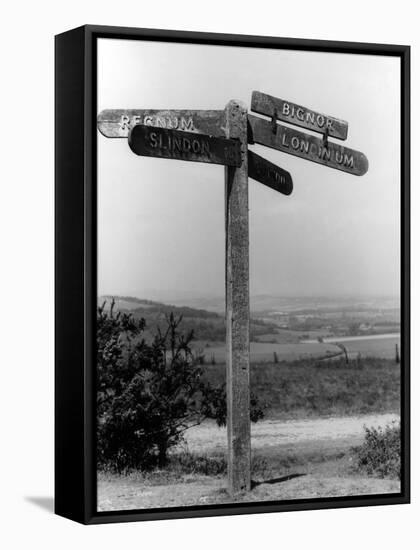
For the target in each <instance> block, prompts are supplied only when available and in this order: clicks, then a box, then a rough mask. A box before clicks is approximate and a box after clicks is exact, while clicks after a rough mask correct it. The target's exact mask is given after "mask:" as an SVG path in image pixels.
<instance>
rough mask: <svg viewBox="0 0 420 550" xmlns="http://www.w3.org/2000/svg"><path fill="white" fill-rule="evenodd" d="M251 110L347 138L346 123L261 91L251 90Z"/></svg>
mask: <svg viewBox="0 0 420 550" xmlns="http://www.w3.org/2000/svg"><path fill="white" fill-rule="evenodd" d="M251 111H254V113H258V114H260V115H266V116H269V117H274V118H276V119H277V120H282V121H283V122H288V123H289V124H294V125H295V126H300V127H301V128H306V129H308V130H312V131H313V132H319V133H321V134H325V133H326V132H328V135H329V136H330V137H334V138H338V139H343V140H344V139H347V132H348V127H349V125H348V123H347V122H346V121H345V120H340V119H339V118H335V117H332V116H329V115H324V114H323V113H318V112H316V111H313V110H312V109H308V108H307V107H303V106H302V105H297V104H296V103H292V102H291V101H286V100H284V99H280V98H277V97H273V96H271V95H268V94H263V93H261V92H252V100H251Z"/></svg>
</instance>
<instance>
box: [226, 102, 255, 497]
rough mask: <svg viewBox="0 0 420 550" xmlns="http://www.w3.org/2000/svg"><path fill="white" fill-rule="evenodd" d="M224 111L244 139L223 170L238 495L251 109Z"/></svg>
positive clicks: (234, 488)
mask: <svg viewBox="0 0 420 550" xmlns="http://www.w3.org/2000/svg"><path fill="white" fill-rule="evenodd" d="M226 115H227V117H226V118H227V136H228V137H229V138H236V139H239V140H240V144H241V155H242V164H241V166H240V168H231V167H227V168H226V169H225V170H226V178H225V203H226V212H225V214H226V388H227V432H228V483H229V492H230V493H231V494H235V493H238V492H240V491H246V490H250V487H251V428H250V404H249V399H250V397H249V222H248V154H247V153H248V144H247V108H246V107H245V105H243V104H242V103H239V102H237V101H230V102H229V103H228V105H227V107H226Z"/></svg>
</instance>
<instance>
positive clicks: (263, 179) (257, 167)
mask: <svg viewBox="0 0 420 550" xmlns="http://www.w3.org/2000/svg"><path fill="white" fill-rule="evenodd" d="M248 176H249V177H250V178H252V179H254V180H256V181H258V182H260V183H262V184H264V185H267V187H271V189H274V191H278V192H279V193H282V194H283V195H290V194H291V192H292V191H293V181H292V176H291V175H290V173H289V172H287V171H286V170H283V169H282V168H280V167H279V166H276V165H275V164H273V163H272V162H270V161H268V160H266V159H265V158H263V157H260V155H257V153H254V152H253V151H249V150H248Z"/></svg>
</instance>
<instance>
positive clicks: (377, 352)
mask: <svg viewBox="0 0 420 550" xmlns="http://www.w3.org/2000/svg"><path fill="white" fill-rule="evenodd" d="M339 340H340V339H339V338H337V341H339ZM343 344H344V345H345V346H346V348H347V351H348V353H349V355H350V356H351V357H352V356H356V355H357V354H360V355H361V356H362V357H379V358H383V359H393V358H394V357H395V346H396V345H398V347H399V348H400V337H399V336H393V337H392V338H388V337H386V338H378V337H377V336H376V337H368V336H362V337H359V338H358V339H354V340H349V341H344V342H343ZM195 348H196V349H200V350H202V352H203V354H204V357H205V362H210V361H211V360H212V358H214V361H216V363H224V361H225V345H224V343H219V344H214V343H210V344H209V345H206V344H205V343H203V342H198V343H196V344H195ZM250 351H251V361H252V362H265V361H268V362H272V361H273V356H274V353H276V354H277V358H278V360H279V361H295V360H298V359H309V358H314V359H317V358H321V357H325V356H326V355H328V354H329V353H331V354H334V353H337V352H339V351H340V349H339V348H338V347H337V346H336V345H335V344H334V343H333V342H328V343H319V342H297V343H285V344H279V343H272V342H270V343H269V342H251V345H250Z"/></svg>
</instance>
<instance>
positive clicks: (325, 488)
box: [98, 414, 400, 511]
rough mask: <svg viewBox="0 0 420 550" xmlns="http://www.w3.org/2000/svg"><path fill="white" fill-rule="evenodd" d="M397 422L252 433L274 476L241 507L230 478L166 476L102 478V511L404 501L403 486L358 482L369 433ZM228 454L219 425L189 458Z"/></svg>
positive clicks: (264, 426) (281, 425) (190, 445)
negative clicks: (379, 498) (342, 499)
mask: <svg viewBox="0 0 420 550" xmlns="http://www.w3.org/2000/svg"><path fill="white" fill-rule="evenodd" d="M393 420H398V416H397V415H395V414H378V415H368V416H358V417H335V418H321V419H312V420H299V421H295V420H291V421H278V420H267V421H263V422H260V423H258V424H256V425H255V426H253V427H252V449H253V455H254V458H256V459H262V460H263V461H264V463H266V464H267V468H266V469H265V470H264V469H260V471H259V474H257V475H254V476H253V482H254V487H253V489H252V491H250V492H249V493H246V494H243V495H239V496H237V497H236V498H235V499H234V500H233V499H232V498H231V497H230V496H229V495H228V493H227V492H226V489H225V487H226V477H225V476H224V475H223V476H205V475H197V474H194V475H191V474H189V475H178V476H176V477H175V478H171V479H168V477H167V476H166V475H165V472H155V473H154V474H146V475H142V474H140V473H135V474H130V475H129V476H117V475H109V474H106V475H105V474H100V475H99V478H98V508H99V510H101V511H106V510H129V509H134V508H140V509H141V508H157V507H172V506H193V505H199V504H224V503H229V502H246V501H273V500H274V501H278V500H289V499H302V498H318V497H338V496H356V495H367V494H384V493H398V492H399V490H400V483H399V481H398V480H386V479H376V478H370V477H363V476H361V475H360V474H356V473H355V472H354V463H353V460H354V457H353V455H352V453H351V448H352V447H353V446H355V445H358V444H360V443H361V442H362V440H363V435H364V431H363V426H365V425H366V426H368V427H371V426H376V427H377V426H385V425H386V424H388V423H389V422H391V421H393ZM225 449H226V431H225V430H224V429H222V428H218V427H217V426H216V425H215V424H214V423H210V422H208V423H206V424H204V425H202V426H200V427H197V428H193V429H191V430H190V431H189V432H187V450H188V451H189V452H193V453H197V454H199V455H212V454H216V455H221V454H223V453H224V452H225ZM184 452H185V449H184Z"/></svg>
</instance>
